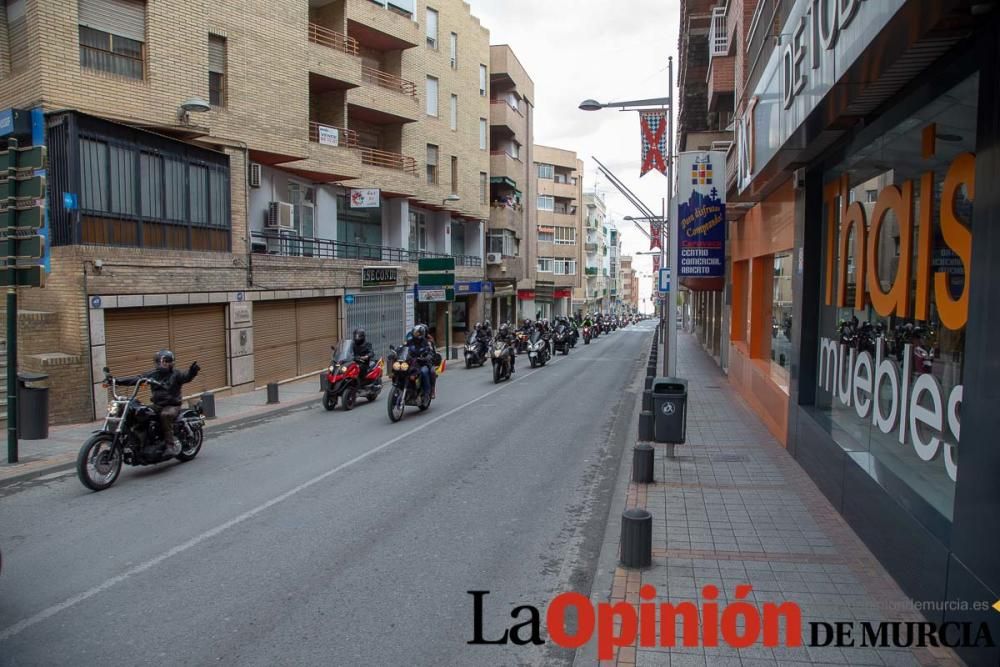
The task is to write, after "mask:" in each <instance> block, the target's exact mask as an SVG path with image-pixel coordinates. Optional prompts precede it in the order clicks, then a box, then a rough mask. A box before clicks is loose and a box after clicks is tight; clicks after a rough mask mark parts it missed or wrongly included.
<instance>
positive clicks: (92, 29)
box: [79, 0, 146, 79]
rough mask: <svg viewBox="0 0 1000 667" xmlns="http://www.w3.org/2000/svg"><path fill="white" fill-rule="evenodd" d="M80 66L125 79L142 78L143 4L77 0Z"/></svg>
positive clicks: (139, 0) (138, 1)
mask: <svg viewBox="0 0 1000 667" xmlns="http://www.w3.org/2000/svg"><path fill="white" fill-rule="evenodd" d="M79 36H80V66H81V67H84V68H86V69H91V70H96V71H100V72H107V73H108V74H114V75H116V76H121V77H125V78H127V79H142V78H143V70H144V67H143V61H144V46H145V45H144V41H145V39H146V3H145V2H143V1H142V0H79Z"/></svg>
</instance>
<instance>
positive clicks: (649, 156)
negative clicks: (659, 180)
mask: <svg viewBox="0 0 1000 667" xmlns="http://www.w3.org/2000/svg"><path fill="white" fill-rule="evenodd" d="M639 129H640V130H641V131H642V168H641V169H640V170H639V176H644V175H645V174H646V172H647V171H651V170H653V169H655V170H657V171H658V172H660V173H661V174H663V175H666V173H667V161H666V155H667V150H668V146H667V114H666V112H665V111H640V112H639Z"/></svg>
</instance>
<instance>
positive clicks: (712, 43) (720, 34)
mask: <svg viewBox="0 0 1000 667" xmlns="http://www.w3.org/2000/svg"><path fill="white" fill-rule="evenodd" d="M728 54H729V37H728V35H727V34H726V8H725V7H713V8H712V23H711V24H710V25H709V28H708V57H709V58H715V57H716V56H725V55H728Z"/></svg>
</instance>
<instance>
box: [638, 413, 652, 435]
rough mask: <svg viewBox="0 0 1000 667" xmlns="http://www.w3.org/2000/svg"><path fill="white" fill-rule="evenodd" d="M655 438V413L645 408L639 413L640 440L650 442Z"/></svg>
mask: <svg viewBox="0 0 1000 667" xmlns="http://www.w3.org/2000/svg"><path fill="white" fill-rule="evenodd" d="M652 439H653V413H652V412H650V411H649V410H644V411H643V412H640V413H639V440H644V441H646V442H649V441H651V440H652Z"/></svg>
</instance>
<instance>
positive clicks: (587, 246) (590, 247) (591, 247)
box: [583, 241, 597, 252]
mask: <svg viewBox="0 0 1000 667" xmlns="http://www.w3.org/2000/svg"><path fill="white" fill-rule="evenodd" d="M583 249H584V251H585V252H597V244H596V243H591V242H589V241H588V242H587V243H584V244H583Z"/></svg>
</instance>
